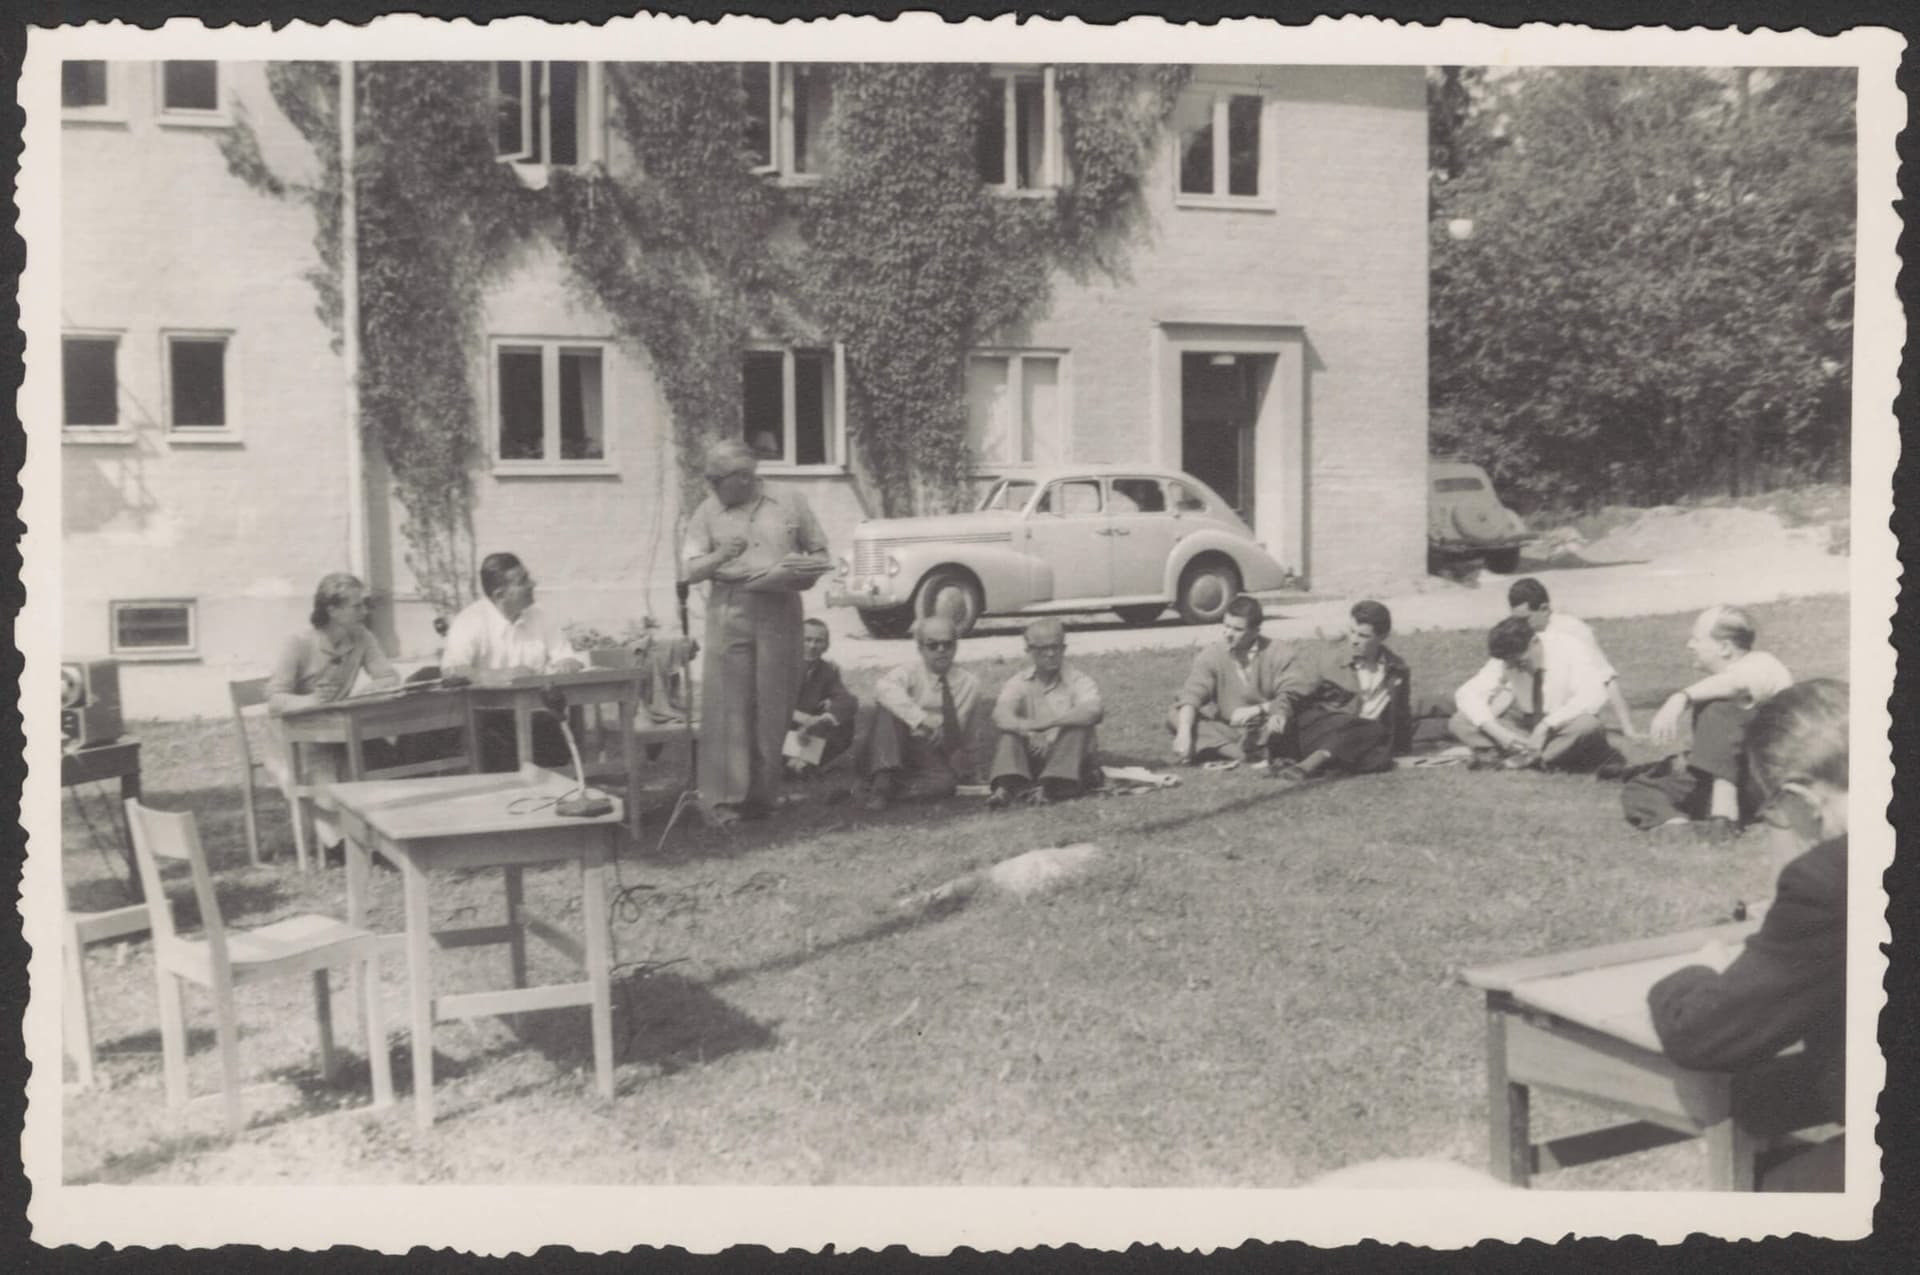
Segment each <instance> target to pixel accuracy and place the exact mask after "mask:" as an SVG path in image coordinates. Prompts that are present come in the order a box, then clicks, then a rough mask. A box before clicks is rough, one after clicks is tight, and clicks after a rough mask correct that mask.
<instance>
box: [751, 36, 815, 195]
mask: <svg viewBox="0 0 1920 1275" xmlns="http://www.w3.org/2000/svg"><path fill="white" fill-rule="evenodd" d="M740 85H741V89H742V91H743V92H744V93H745V94H746V106H747V115H746V134H745V137H744V138H743V142H744V144H745V149H746V153H747V161H748V163H749V164H751V165H752V166H753V170H754V171H755V172H761V173H771V174H774V175H776V176H778V177H781V178H783V179H789V180H796V181H808V180H818V179H819V178H820V177H822V176H823V175H825V174H826V173H827V172H829V171H830V170H831V169H832V167H833V72H832V69H831V68H830V67H827V66H823V65H816V64H811V63H802V62H758V63H748V64H746V65H743V66H742V67H741V68H740Z"/></svg>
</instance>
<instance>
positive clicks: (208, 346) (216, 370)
mask: <svg viewBox="0 0 1920 1275" xmlns="http://www.w3.org/2000/svg"><path fill="white" fill-rule="evenodd" d="M229 339H230V338H229V334H227V333H224V332H168V333H166V334H165V341H166V351H167V361H166V377H167V428H168V429H169V430H170V431H172V432H173V433H175V434H183V435H192V434H194V433H215V432H218V433H226V432H228V431H230V430H232V428H233V420H232V410H231V408H232V405H231V404H230V403H229V401H228V399H229V394H228V385H227V344H228V341H229Z"/></svg>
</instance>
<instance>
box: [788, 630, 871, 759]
mask: <svg viewBox="0 0 1920 1275" xmlns="http://www.w3.org/2000/svg"><path fill="white" fill-rule="evenodd" d="M831 640H832V638H831V636H830V635H829V634H828V632H827V626H826V624H825V622H823V621H821V620H814V619H809V620H807V621H805V622H804V623H803V624H802V625H801V628H800V656H801V661H802V663H801V667H800V691H799V694H798V695H796V696H795V697H794V706H793V731H792V733H791V734H790V735H789V736H788V743H789V747H788V750H787V751H788V753H789V756H788V758H787V773H788V774H789V775H790V776H793V777H795V778H801V777H804V776H806V775H809V774H812V773H813V772H814V771H816V770H820V769H824V768H825V767H827V766H830V765H832V764H833V762H834V761H835V760H836V759H837V758H839V756H840V755H841V754H842V753H844V752H846V751H847V749H848V747H849V746H851V745H852V743H853V727H854V721H855V718H856V716H857V714H858V712H859V709H860V702H859V701H858V700H856V699H855V698H854V697H853V692H852V691H849V690H848V689H847V684H846V682H845V681H844V680H842V678H841V676H840V666H839V665H837V664H835V663H834V662H833V661H832V660H830V659H828V658H827V645H828V643H829V642H830V641H831ZM815 739H818V740H820V741H821V742H822V748H821V753H820V757H819V759H818V760H817V761H807V760H804V759H799V758H795V757H793V756H791V753H792V752H793V751H794V750H795V749H796V748H798V749H801V750H806V749H808V748H810V745H811V741H813V740H815Z"/></svg>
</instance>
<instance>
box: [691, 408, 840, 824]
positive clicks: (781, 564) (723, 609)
mask: <svg viewBox="0 0 1920 1275" xmlns="http://www.w3.org/2000/svg"><path fill="white" fill-rule="evenodd" d="M758 464H759V458H758V457H756V456H755V455H754V453H753V450H752V449H751V448H750V447H748V446H747V445H746V444H745V443H744V442H742V441H740V440H739V439H722V440H721V441H719V442H717V443H714V444H713V445H712V446H710V447H709V448H707V455H706V476H707V485H708V487H709V488H711V494H710V495H708V497H707V498H706V499H705V500H703V501H701V502H700V507H699V508H698V509H695V510H694V511H693V517H692V518H691V519H689V520H688V522H687V539H686V546H685V549H684V550H683V553H682V562H681V567H682V574H683V575H684V577H685V579H686V580H687V582H688V583H689V584H699V583H701V582H702V581H711V582H712V583H711V587H710V589H709V591H708V594H707V632H706V645H705V660H704V662H703V663H702V665H701V678H700V772H699V782H700V799H701V801H702V803H703V804H704V806H705V807H706V810H707V814H708V818H709V819H711V820H712V821H713V822H714V823H716V824H718V825H720V826H722V827H727V826H731V825H732V824H733V823H734V822H736V821H737V820H739V819H741V818H743V817H744V818H749V819H758V818H762V817H764V816H765V815H766V814H767V812H768V811H769V810H771V809H772V808H773V806H774V804H775V802H776V800H777V799H778V796H779V785H780V767H781V762H780V747H781V743H782V741H783V740H784V739H785V738H786V734H787V725H788V719H789V717H790V716H791V714H792V712H793V701H794V694H795V691H796V690H797V688H798V685H799V681H800V625H801V606H800V593H801V592H802V591H803V590H805V589H808V588H811V587H812V586H813V583H814V581H816V580H818V579H819V578H820V576H821V575H822V574H823V573H824V572H825V571H826V570H827V568H828V562H827V557H826V549H827V538H826V536H825V535H824V534H823V533H822V532H821V530H820V524H819V523H818V522H817V521H816V520H815V519H814V516H813V511H812V510H811V509H809V508H808V507H807V502H806V501H805V500H804V499H803V498H802V497H801V496H800V495H799V494H798V493H792V494H787V495H779V496H776V495H773V494H772V493H770V492H767V491H765V490H764V489H763V488H762V487H761V485H760V480H759V478H758V477H756V476H755V472H754V471H755V469H756V467H757V466H758Z"/></svg>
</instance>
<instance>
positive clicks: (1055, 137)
mask: <svg viewBox="0 0 1920 1275" xmlns="http://www.w3.org/2000/svg"><path fill="white" fill-rule="evenodd" d="M974 153H975V162H976V165H977V167H978V169H979V172H980V180H981V181H983V182H985V183H986V184H987V185H989V186H992V187H995V188H996V189H999V190H1046V189H1050V188H1052V187H1054V186H1058V185H1059V184H1060V110H1059V98H1058V95H1057V94H1056V92H1055V89H1054V83H1053V68H1052V67H1045V68H1042V69H1040V70H1037V71H1030V70H1011V69H1009V70H995V71H994V72H993V73H992V74H991V76H989V78H988V89H987V98H986V101H985V102H984V103H982V107H981V114H980V133H979V136H978V138H977V140H976V142H975V148H974Z"/></svg>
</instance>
